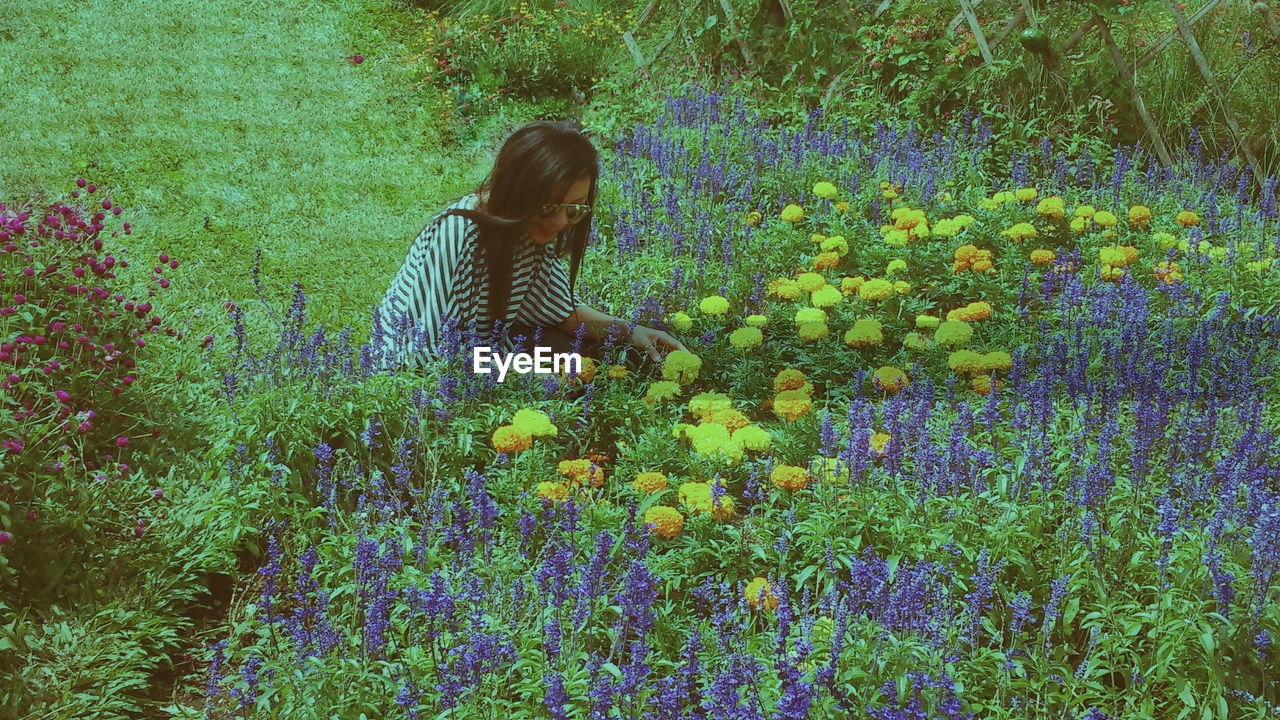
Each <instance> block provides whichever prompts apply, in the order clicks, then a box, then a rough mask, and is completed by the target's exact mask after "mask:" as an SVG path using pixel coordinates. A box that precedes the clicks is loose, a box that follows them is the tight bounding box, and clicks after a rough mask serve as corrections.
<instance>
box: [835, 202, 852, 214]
mask: <svg viewBox="0 0 1280 720" xmlns="http://www.w3.org/2000/svg"><path fill="white" fill-rule="evenodd" d="M835 207H836V212H839V213H847V212H849V203H847V202H845V201H844V200H841V201H840V202H838V203H836V206H835Z"/></svg>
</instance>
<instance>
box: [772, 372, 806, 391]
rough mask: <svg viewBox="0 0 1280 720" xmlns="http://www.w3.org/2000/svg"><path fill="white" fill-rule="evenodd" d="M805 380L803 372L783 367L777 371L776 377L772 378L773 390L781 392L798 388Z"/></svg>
mask: <svg viewBox="0 0 1280 720" xmlns="http://www.w3.org/2000/svg"><path fill="white" fill-rule="evenodd" d="M806 382H807V380H806V379H805V376H804V373H802V372H800V371H799V370H797V369H795V368H784V369H782V370H780V371H778V375H777V377H775V378H774V379H773V391H774V392H782V391H783V390H798V389H800V388H801V387H803V386H804V385H805V383H806Z"/></svg>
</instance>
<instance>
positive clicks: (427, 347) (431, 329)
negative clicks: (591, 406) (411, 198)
mask: <svg viewBox="0 0 1280 720" xmlns="http://www.w3.org/2000/svg"><path fill="white" fill-rule="evenodd" d="M479 200H480V196H479V195H477V194H475V193H472V194H470V195H466V196H464V197H462V198H460V199H458V200H457V201H455V202H454V203H452V204H450V205H449V206H447V207H446V208H445V209H444V210H441V211H440V212H439V213H437V214H436V216H435V217H433V218H431V220H430V221H429V222H428V223H427V225H426V227H424V228H423V229H422V232H420V233H418V237H417V238H415V239H414V241H413V246H412V247H411V248H410V249H409V255H408V257H406V258H405V261H404V264H403V265H401V266H400V270H399V272H397V273H396V275H395V278H394V279H393V280H392V281H391V287H390V288H388V289H387V292H386V295H385V296H384V297H383V300H382V303H381V304H380V305H379V306H378V313H377V315H375V318H374V328H373V334H372V339H373V340H379V339H380V340H381V342H380V343H375V356H374V361H375V365H378V366H379V368H380V369H384V370H389V369H394V368H396V367H406V366H407V367H424V366H425V365H426V364H427V363H429V362H431V361H432V360H433V359H435V358H437V357H439V353H438V350H437V344H438V343H439V342H440V335H441V331H442V328H443V327H444V324H445V321H446V320H447V319H449V318H456V319H457V320H458V328H459V330H462V331H466V330H467V329H468V328H469V327H470V325H471V323H472V322H474V323H476V331H477V335H478V337H480V338H488V337H489V336H490V334H491V332H492V330H493V328H492V323H490V322H489V319H488V318H489V272H488V268H487V267H485V265H484V264H483V263H480V264H479V265H478V266H477V263H476V262H475V254H474V253H475V249H476V246H477V236H478V234H479V227H478V226H477V225H476V224H475V223H474V222H472V221H471V220H470V219H468V218H465V217H462V216H461V215H449V216H445V215H444V213H446V212H448V211H449V210H451V209H455V208H457V209H467V210H470V209H474V208H475V207H476V205H477V204H478V203H479ZM577 305H578V297H577V295H576V294H575V293H573V292H572V291H571V290H570V288H569V274H568V272H567V270H566V269H565V265H564V262H563V261H562V260H561V259H560V258H559V257H558V256H557V255H556V251H555V243H554V242H549V243H546V244H544V245H538V244H536V243H534V242H533V241H532V240H530V239H529V236H528V235H522V236H521V238H520V239H519V240H518V241H517V242H516V247H515V249H514V250H513V252H512V269H511V295H510V298H509V299H508V301H507V313H506V315H505V316H504V317H505V321H504V324H505V325H506V326H507V327H510V326H511V325H512V324H517V325H541V326H554V325H558V324H560V323H561V322H564V321H565V320H566V319H567V318H568V317H569V315H570V314H571V313H572V312H573V310H574V308H575V307H576V306H577ZM511 349H512V344H511V343H510V341H506V342H504V343H503V350H504V351H507V352H509V351H510V350H511ZM469 356H470V353H469V352H468V357H469Z"/></svg>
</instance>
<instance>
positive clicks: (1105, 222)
mask: <svg viewBox="0 0 1280 720" xmlns="http://www.w3.org/2000/svg"><path fill="white" fill-rule="evenodd" d="M1093 221H1094V222H1095V223H1097V224H1099V225H1101V226H1102V227H1106V228H1109V227H1115V226H1116V223H1118V222H1120V218H1118V217H1116V215H1115V213H1113V212H1110V211H1108V210H1099V211H1098V212H1096V213H1094V214H1093Z"/></svg>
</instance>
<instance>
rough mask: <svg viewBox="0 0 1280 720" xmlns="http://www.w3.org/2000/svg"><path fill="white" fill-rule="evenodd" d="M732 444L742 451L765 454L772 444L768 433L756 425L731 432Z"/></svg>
mask: <svg viewBox="0 0 1280 720" xmlns="http://www.w3.org/2000/svg"><path fill="white" fill-rule="evenodd" d="M731 439H732V440H733V444H734V445H737V446H738V447H740V448H742V449H743V450H751V451H753V452H765V451H767V450H768V449H769V446H770V445H771V444H772V443H773V438H772V437H770V436H769V433H768V432H767V431H765V430H764V429H763V428H761V427H760V426H758V425H746V426H743V427H741V428H738V429H737V430H734V431H733V435H732V437H731Z"/></svg>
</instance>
